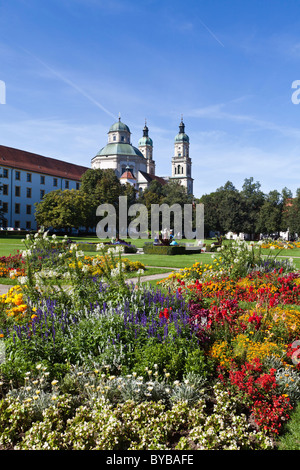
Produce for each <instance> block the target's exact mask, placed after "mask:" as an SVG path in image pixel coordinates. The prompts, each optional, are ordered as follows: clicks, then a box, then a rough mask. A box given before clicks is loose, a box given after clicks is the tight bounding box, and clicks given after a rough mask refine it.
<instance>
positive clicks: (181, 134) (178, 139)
mask: <svg viewBox="0 0 300 470" xmlns="http://www.w3.org/2000/svg"><path fill="white" fill-rule="evenodd" d="M189 140H190V139H189V136H188V135H187V134H186V133H185V132H179V134H177V135H176V136H175V142H189Z"/></svg>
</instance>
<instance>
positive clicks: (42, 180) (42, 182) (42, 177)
mask: <svg viewBox="0 0 300 470" xmlns="http://www.w3.org/2000/svg"><path fill="white" fill-rule="evenodd" d="M41 184H45V176H41Z"/></svg>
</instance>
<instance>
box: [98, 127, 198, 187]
mask: <svg viewBox="0 0 300 470" xmlns="http://www.w3.org/2000/svg"><path fill="white" fill-rule="evenodd" d="M171 163H172V174H171V176H170V177H168V178H163V177H160V176H158V175H156V166H155V161H154V159H153V140H152V139H151V137H149V129H148V127H147V124H146V123H145V126H144V129H143V135H142V137H141V138H140V139H139V141H138V146H137V147H135V146H134V145H133V144H132V142H131V132H130V129H129V127H128V126H127V125H126V124H124V123H123V122H121V118H119V120H118V121H117V122H116V123H114V124H113V125H112V126H111V127H110V129H109V131H108V141H107V144H106V145H105V147H103V148H102V149H101V150H100V151H99V152H98V153H97V155H96V156H95V157H94V158H93V159H92V161H91V167H92V168H94V169H97V168H100V169H103V170H105V169H108V168H110V169H113V170H114V171H115V173H116V175H117V177H118V178H119V179H120V182H121V183H124V184H125V183H129V184H131V185H133V186H134V187H135V189H137V190H138V191H140V190H144V189H145V188H146V187H147V186H148V185H149V184H150V182H151V181H153V180H157V181H159V182H160V183H162V184H165V183H166V182H167V181H172V180H173V181H179V182H180V184H182V185H183V186H184V187H185V188H186V191H187V192H188V194H193V178H192V161H191V158H190V156H189V137H188V135H187V134H186V133H185V125H184V123H183V120H182V119H181V122H180V125H179V132H178V134H177V135H176V137H175V143H174V156H173V158H172V161H171Z"/></svg>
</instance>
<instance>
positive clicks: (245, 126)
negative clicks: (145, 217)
mask: <svg viewBox="0 0 300 470" xmlns="http://www.w3.org/2000/svg"><path fill="white" fill-rule="evenodd" d="M299 64H300V4H299V1H298V0H289V1H288V2H287V1H286V0H209V1H208V0H205V1H203V0H185V1H182V0H159V1H157V0H140V1H136V0H106V1H104V0H45V1H41V0H6V1H5V0H0V80H2V81H4V82H5V85H6V104H0V144H2V145H7V146H11V147H16V148H20V149H23V150H28V151H32V152H36V153H39V154H41V155H45V156H49V157H53V158H59V159H62V160H65V161H69V162H74V163H77V164H82V165H85V166H88V167H89V166H90V161H91V158H93V157H94V156H95V154H96V153H97V152H98V151H99V150H100V148H102V147H103V146H104V145H105V144H106V141H107V132H108V129H109V127H110V125H111V124H112V123H113V122H115V120H117V118H118V114H119V112H120V113H121V119H122V121H123V122H125V123H126V124H127V125H128V126H129V127H130V130H131V132H132V143H133V144H134V145H137V142H138V139H139V138H140V136H141V135H142V128H143V126H144V121H145V118H146V119H147V123H148V127H149V133H150V136H151V137H152V139H153V141H154V159H155V161H156V170H157V174H159V175H162V176H167V175H170V174H171V158H172V156H173V152H174V137H175V135H176V134H177V132H178V125H179V122H180V116H181V114H183V118H184V122H185V125H186V132H187V134H188V135H189V137H190V156H191V158H192V162H193V170H192V172H193V178H194V194H195V196H197V197H200V196H201V195H202V194H207V193H210V192H211V191H214V190H215V189H216V188H218V187H220V186H222V185H224V184H225V183H226V181H231V182H232V183H233V184H234V185H235V186H236V188H238V189H241V188H242V185H243V182H244V179H245V178H249V177H253V178H254V180H255V181H259V182H260V183H261V188H262V190H263V191H264V192H266V193H267V192H269V191H271V190H273V189H277V190H278V191H281V190H282V189H283V188H284V187H287V188H289V189H290V190H291V191H292V192H293V194H295V192H296V190H297V188H300V105H297V104H294V103H293V102H292V99H291V98H292V93H293V92H294V91H295V90H293V89H292V83H293V82H294V81H295V80H300V67H299Z"/></svg>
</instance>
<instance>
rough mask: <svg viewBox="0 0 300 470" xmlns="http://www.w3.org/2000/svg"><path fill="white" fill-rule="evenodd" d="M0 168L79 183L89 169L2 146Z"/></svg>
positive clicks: (0, 149) (0, 147)
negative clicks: (40, 174)
mask: <svg viewBox="0 0 300 470" xmlns="http://www.w3.org/2000/svg"><path fill="white" fill-rule="evenodd" d="M0 166H2V167H9V168H15V169H17V170H25V171H31V172H35V173H42V174H44V175H50V176H57V177H60V178H66V179H69V180H75V181H79V180H80V179H81V177H82V175H83V173H85V172H86V171H87V170H89V168H88V167H85V166H81V165H75V164H74V163H68V162H64V161H62V160H57V159H55V158H49V157H44V156H42V155H37V154H35V153H30V152H26V151H25V150H18V149H15V148H12V147H5V146H4V145H0Z"/></svg>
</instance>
